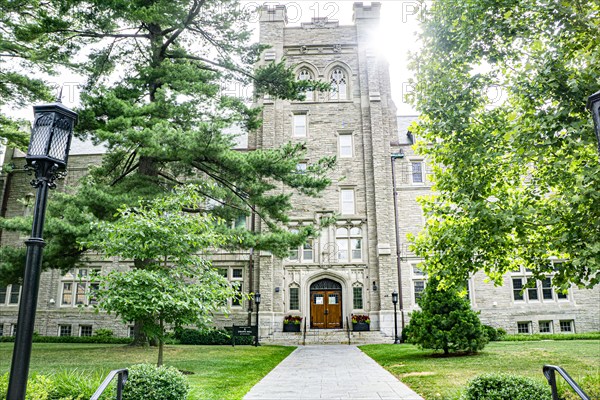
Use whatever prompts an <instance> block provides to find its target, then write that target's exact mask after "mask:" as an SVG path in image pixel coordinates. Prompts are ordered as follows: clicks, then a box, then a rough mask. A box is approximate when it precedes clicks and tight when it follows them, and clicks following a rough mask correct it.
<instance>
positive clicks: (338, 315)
mask: <svg viewBox="0 0 600 400" xmlns="http://www.w3.org/2000/svg"><path fill="white" fill-rule="evenodd" d="M310 327H311V328H312V329H340V328H341V327H342V285H341V284H340V283H339V282H336V281H334V280H332V279H328V278H325V279H321V280H318V281H316V282H314V283H313V284H312V285H310Z"/></svg>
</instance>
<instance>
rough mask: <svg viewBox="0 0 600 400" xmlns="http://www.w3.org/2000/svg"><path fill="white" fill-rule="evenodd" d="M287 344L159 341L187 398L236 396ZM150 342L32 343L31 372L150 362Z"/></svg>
mask: <svg viewBox="0 0 600 400" xmlns="http://www.w3.org/2000/svg"><path fill="white" fill-rule="evenodd" d="M12 348H13V344H12V343H0V375H2V374H4V373H6V372H8V371H9V369H10V361H11V358H12ZM293 350H294V348H293V347H283V346H260V347H252V346H236V347H235V348H234V347H231V346H183V345H178V346H165V355H164V357H165V364H166V365H172V366H174V367H176V368H178V369H180V370H185V371H190V372H192V373H193V374H190V375H187V378H188V380H189V382H190V386H191V387H192V391H191V394H190V400H193V399H202V400H205V399H218V400H221V399H232V400H233V399H241V398H242V397H243V396H244V395H245V394H246V393H247V392H248V391H249V390H250V388H252V386H254V385H255V384H256V383H257V382H258V381H259V380H261V379H262V377H263V376H265V375H266V374H267V373H269V371H271V370H272V369H273V368H274V367H275V366H276V365H277V364H279V363H280V362H281V361H282V360H283V359H284V358H285V357H287V356H288V355H289V354H290V353H291V352H292V351H293ZM157 354H158V350H157V349H156V348H130V347H127V346H123V345H110V344H66V343H64V344H63V343H34V344H33V351H32V355H31V367H30V371H31V372H37V373H40V374H51V373H56V372H57V371H61V370H73V369H77V370H78V371H83V372H89V373H93V372H98V371H102V372H104V373H108V371H110V370H112V369H118V368H123V367H128V366H131V365H133V364H138V363H152V364H155V363H156V358H157Z"/></svg>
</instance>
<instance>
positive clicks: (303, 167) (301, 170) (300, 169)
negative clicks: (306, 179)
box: [296, 162, 308, 174]
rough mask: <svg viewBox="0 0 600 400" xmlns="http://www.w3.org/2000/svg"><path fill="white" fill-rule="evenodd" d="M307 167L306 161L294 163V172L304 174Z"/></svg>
mask: <svg viewBox="0 0 600 400" xmlns="http://www.w3.org/2000/svg"><path fill="white" fill-rule="evenodd" d="M307 167H308V164H307V163H305V162H300V163H298V164H296V172H298V173H299V174H305V173H306V168H307Z"/></svg>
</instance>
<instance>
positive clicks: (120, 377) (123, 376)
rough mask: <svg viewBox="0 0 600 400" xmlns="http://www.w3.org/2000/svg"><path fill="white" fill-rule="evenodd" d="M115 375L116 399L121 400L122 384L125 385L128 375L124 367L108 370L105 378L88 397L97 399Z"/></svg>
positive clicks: (92, 399) (93, 399)
mask: <svg viewBox="0 0 600 400" xmlns="http://www.w3.org/2000/svg"><path fill="white" fill-rule="evenodd" d="M115 376H116V377H117V397H116V400H121V399H122V398H123V386H125V382H127V377H128V376H129V371H128V370H126V369H115V370H113V371H110V373H109V374H108V376H107V377H106V379H104V381H102V383H101V384H100V387H98V389H97V390H96V391H95V392H94V394H93V395H92V397H90V400H98V399H99V398H100V396H101V395H102V393H103V392H104V391H105V390H106V388H107V387H108V385H110V382H111V381H112V380H113V379H114V377H115Z"/></svg>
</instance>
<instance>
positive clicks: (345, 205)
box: [340, 189, 356, 215]
mask: <svg viewBox="0 0 600 400" xmlns="http://www.w3.org/2000/svg"><path fill="white" fill-rule="evenodd" d="M340 202H341V211H342V212H341V214H342V215H354V214H356V207H355V203H354V189H341V190H340Z"/></svg>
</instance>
